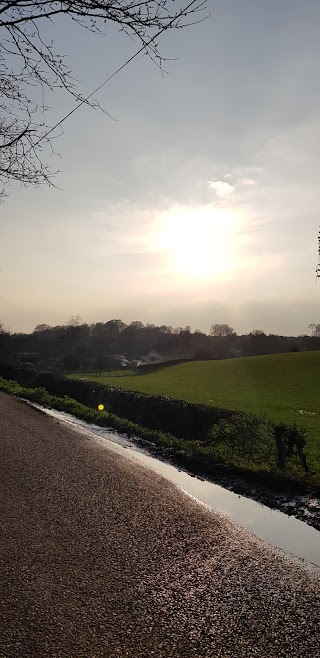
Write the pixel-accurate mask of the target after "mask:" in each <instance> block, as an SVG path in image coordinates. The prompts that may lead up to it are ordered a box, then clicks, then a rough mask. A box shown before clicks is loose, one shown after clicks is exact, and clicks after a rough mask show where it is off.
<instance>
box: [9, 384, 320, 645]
mask: <svg viewBox="0 0 320 658" xmlns="http://www.w3.org/2000/svg"><path fill="white" fill-rule="evenodd" d="M0 477H1V480H0V496H1V502H0V511H1V529H0V555H1V581H0V590H1V591H0V597H1V598H0V656H1V658H4V657H5V658H29V657H30V658H49V657H50V658H100V657H103V658H125V657H127V656H128V657H130V658H151V657H155V658H182V657H183V658H204V657H206V658H209V657H210V658H320V628H319V623H320V622H319V620H320V578H319V570H318V569H317V568H313V567H311V566H310V565H308V563H306V564H304V563H302V562H301V563H300V562H296V561H295V560H294V559H293V558H290V557H288V556H286V555H285V554H283V553H281V551H279V550H277V549H274V548H272V547H270V546H268V545H267V544H265V543H264V542H262V541H260V540H259V539H256V538H255V537H254V536H253V535H251V534H250V533H249V532H247V531H246V530H243V529H241V528H240V527H238V526H237V525H236V524H234V523H233V522H231V521H229V520H228V519H226V518H225V517H223V516H220V515H218V514H217V513H213V512H212V511H209V510H207V509H206V508H205V507H203V506H201V505H199V504H198V503H197V502H195V501H194V500H192V499H191V498H189V497H187V496H186V495H185V494H184V493H183V492H181V491H179V490H178V489H177V488H176V487H175V486H174V485H172V484H171V483H169V482H167V481H166V480H165V479H163V478H161V477H159V476H158V475H156V474H155V473H154V472H152V471H150V470H148V469H146V468H145V467H143V466H141V465H139V464H138V463H136V462H135V461H134V460H130V459H128V458H126V457H123V456H122V455H120V454H118V453H117V452H115V451H113V450H110V449H108V448H106V447H105V446H103V445H102V444H101V443H99V442H95V441H94V440H92V439H91V438H90V437H86V436H84V435H81V434H80V433H77V432H76V431H74V430H72V429H69V428H66V427H65V426H64V425H63V424H61V423H59V422H57V421H56V420H53V419H51V418H48V417H47V416H45V415H43V414H41V413H39V412H37V411H35V410H34V409H32V408H29V407H27V406H25V405H23V404H21V403H20V402H18V401H17V400H15V399H13V398H10V397H8V396H6V395H4V394H0Z"/></svg>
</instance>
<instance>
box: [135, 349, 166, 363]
mask: <svg viewBox="0 0 320 658" xmlns="http://www.w3.org/2000/svg"><path fill="white" fill-rule="evenodd" d="M163 360H164V358H163V356H161V354H158V352H155V351H154V350H151V352H149V354H146V355H145V356H142V357H141V358H140V363H141V365H149V364H150V363H162V361H163Z"/></svg>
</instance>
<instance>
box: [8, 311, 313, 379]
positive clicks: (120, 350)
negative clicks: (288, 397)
mask: <svg viewBox="0 0 320 658" xmlns="http://www.w3.org/2000/svg"><path fill="white" fill-rule="evenodd" d="M310 328H311V330H312V335H311V336H309V335H300V336H295V337H294V336H279V335H276V334H266V333H265V332H264V331H262V330H261V329H254V330H252V331H251V332H250V333H248V334H245V335H237V333H236V332H235V331H234V329H232V327H230V326H229V325H228V324H217V323H215V324H213V325H212V327H211V331H210V334H206V333H204V332H202V331H200V330H198V329H197V330H195V331H192V330H191V327H190V326H186V327H175V328H174V327H171V326H167V325H161V326H156V325H154V324H143V323H142V322H139V321H134V322H131V323H130V324H125V323H124V322H122V321H121V320H118V319H113V320H108V321H107V322H96V323H92V324H87V323H84V322H82V321H81V318H79V317H78V316H76V317H72V318H71V319H70V320H69V322H67V323H66V324H65V325H58V326H55V327H51V326H49V325H47V324H39V325H37V326H36V327H35V329H34V330H33V331H32V332H31V333H11V332H10V331H9V330H7V329H6V328H5V327H4V326H3V325H2V324H1V323H0V357H1V359H2V360H3V359H5V360H9V361H14V360H15V359H17V358H19V355H21V354H23V353H25V354H30V355H31V356H30V359H32V355H35V358H37V359H38V361H39V362H41V365H45V366H46V367H49V366H50V367H51V366H52V367H54V365H55V364H56V366H57V367H64V368H65V369H68V370H73V369H75V370H77V369H78V368H80V367H81V368H82V369H85V367H86V365H87V366H88V369H90V363H93V362H94V363H95V367H96V368H98V369H99V368H100V369H101V370H104V369H115V368H116V367H117V366H118V365H119V361H117V359H116V357H118V356H119V355H123V356H125V357H126V359H128V360H129V361H131V360H139V359H140V358H141V356H143V355H147V354H148V353H150V352H152V351H154V352H156V353H157V354H159V355H161V356H162V357H164V358H167V359H181V358H182V359H188V358H190V359H199V360H202V359H203V360H205V359H226V358H232V357H238V356H257V355H260V354H276V353H281V352H292V351H300V350H301V351H303V350H318V349H320V325H317V324H313V325H312V326H311V327H310Z"/></svg>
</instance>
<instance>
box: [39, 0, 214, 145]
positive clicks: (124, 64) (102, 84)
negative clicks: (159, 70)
mask: <svg viewBox="0 0 320 658" xmlns="http://www.w3.org/2000/svg"><path fill="white" fill-rule="evenodd" d="M197 2H198V0H192V2H190V3H189V4H188V5H187V7H185V8H184V9H183V10H181V12H180V13H179V14H177V15H176V16H174V17H173V18H172V19H171V21H169V23H167V24H166V25H165V26H164V27H162V28H161V30H159V32H157V34H155V35H154V36H153V37H152V38H151V39H150V40H149V41H148V42H147V43H145V44H144V45H143V46H141V48H139V50H137V52H136V53H134V54H133V55H132V56H131V57H129V59H127V61H126V62H124V63H123V64H121V66H119V68H118V69H117V70H116V71H114V72H113V73H112V74H111V75H109V77H108V78H107V79H106V80H104V82H102V83H101V84H100V85H99V86H98V87H97V88H96V89H94V91H92V92H91V93H90V94H89V95H88V96H86V98H83V99H82V100H81V101H80V102H79V103H78V105H75V107H74V108H73V109H72V110H70V112H68V114H66V115H65V116H64V117H62V119H60V121H58V122H57V123H56V124H55V125H54V126H53V127H52V128H50V130H48V131H47V132H46V133H45V134H44V135H42V137H40V138H39V139H38V141H37V142H36V143H35V144H33V145H32V147H31V148H30V149H29V151H31V150H32V149H34V148H35V147H36V146H38V144H39V143H40V142H42V141H43V140H44V139H45V138H46V137H48V135H50V134H51V133H52V132H53V131H54V130H55V129H56V128H58V127H59V126H61V124H62V123H63V122H64V121H66V119H69V117H70V116H71V115H72V114H74V112H76V111H77V110H78V109H79V108H80V107H81V106H82V105H84V104H85V103H87V101H88V100H89V99H90V98H91V97H92V96H93V95H94V94H96V93H97V92H98V91H100V89H102V87H104V86H105V85H106V84H107V83H108V82H110V80H112V78H114V77H115V76H116V75H118V73H120V71H122V70H123V69H124V68H125V67H126V66H128V64H130V63H131V62H132V61H133V60H134V59H135V58H136V57H138V55H140V53H142V52H143V51H144V50H146V49H147V48H148V46H150V44H151V43H152V42H153V41H155V39H157V38H158V37H159V36H160V34H162V32H165V30H168V28H170V27H171V26H172V25H173V23H174V22H175V21H177V20H178V19H179V18H181V16H183V14H184V13H185V12H186V11H188V10H189V9H190V8H191V7H192V5H194V4H196V3H197ZM204 4H205V0H204V2H202V3H201V5H200V6H203V5H204ZM29 151H27V153H28V152H29Z"/></svg>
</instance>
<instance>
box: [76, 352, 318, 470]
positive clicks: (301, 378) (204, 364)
mask: <svg viewBox="0 0 320 658" xmlns="http://www.w3.org/2000/svg"><path fill="white" fill-rule="evenodd" d="M73 377H74V378H78V377H79V375H73ZM85 378H86V379H96V380H97V381H99V382H100V383H101V384H111V385H112V386H119V387H122V388H127V389H131V390H135V391H141V392H144V393H152V394H160V395H169V396H172V397H174V398H179V399H183V400H188V401H189V402H200V403H202V404H208V405H214V406H218V407H225V408H229V409H236V410H241V411H247V412H251V413H254V414H258V415H261V414H263V415H265V416H266V417H267V418H268V419H270V420H272V421H275V422H285V423H288V424H291V423H297V424H298V425H300V426H301V427H304V428H305V429H306V431H307V433H308V444H307V454H308V458H309V460H310V464H311V465H312V467H313V468H315V469H317V470H319V471H320V463H319V462H320V395H319V392H320V351H317V352H298V353H289V354H276V355H267V356H258V357H246V358H240V359H228V360H223V361H193V362H189V363H181V364H179V365H173V366H172V367H170V368H168V367H167V368H163V369H159V370H157V371H156V372H151V373H150V374H146V375H130V376H128V377H121V378H119V379H116V378H115V377H108V376H104V375H102V376H101V377H95V376H90V375H86V376H85ZM300 410H303V411H307V412H309V413H315V415H305V414H304V415H302V414H301V413H300Z"/></svg>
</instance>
